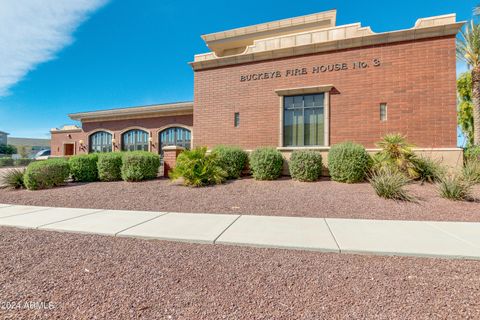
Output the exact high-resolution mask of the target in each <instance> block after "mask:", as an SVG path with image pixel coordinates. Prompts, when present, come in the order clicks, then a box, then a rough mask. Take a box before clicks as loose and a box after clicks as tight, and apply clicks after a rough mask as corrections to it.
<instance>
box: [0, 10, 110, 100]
mask: <svg viewBox="0 0 480 320" xmlns="http://www.w3.org/2000/svg"><path fill="white" fill-rule="evenodd" d="M107 1H108V0H1V1H0V97H2V96H5V95H7V94H8V90H9V88H11V87H12V86H13V85H15V84H16V83H17V82H19V81H20V80H22V78H23V77H24V76H25V75H26V74H27V73H28V72H29V71H31V70H33V69H35V67H36V66H37V65H38V64H40V63H42V62H46V61H48V60H51V59H54V58H55V54H56V53H57V52H58V51H60V50H61V49H62V48H64V47H65V46H68V45H69V44H71V43H72V41H73V38H72V34H73V32H74V31H75V29H76V28H77V27H78V26H79V25H80V24H81V23H82V22H83V21H84V20H85V19H86V18H88V16H89V14H90V13H92V12H93V11H95V10H96V9H98V8H99V7H101V6H102V5H104V4H105V3H106V2H107Z"/></svg>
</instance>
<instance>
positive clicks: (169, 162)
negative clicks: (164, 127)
mask: <svg viewBox="0 0 480 320" xmlns="http://www.w3.org/2000/svg"><path fill="white" fill-rule="evenodd" d="M183 150H184V149H183V148H182V147H177V146H167V147H163V175H164V177H168V171H170V170H171V169H173V168H174V167H175V164H176V162H177V157H178V155H179V154H180V152H182V151H183Z"/></svg>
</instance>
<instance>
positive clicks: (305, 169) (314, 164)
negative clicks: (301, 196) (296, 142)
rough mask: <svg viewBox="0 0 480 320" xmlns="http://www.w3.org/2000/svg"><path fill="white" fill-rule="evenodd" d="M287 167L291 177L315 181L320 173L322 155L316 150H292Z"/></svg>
mask: <svg viewBox="0 0 480 320" xmlns="http://www.w3.org/2000/svg"><path fill="white" fill-rule="evenodd" d="M288 168H289V170H290V175H291V176H292V179H295V180H299V181H316V180H318V178H319V177H320V175H321V174H322V155H321V154H320V153H319V152H316V151H293V152H292V155H291V156H290V161H289V162H288Z"/></svg>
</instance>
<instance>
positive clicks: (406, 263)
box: [0, 228, 480, 319]
mask: <svg viewBox="0 0 480 320" xmlns="http://www.w3.org/2000/svg"><path fill="white" fill-rule="evenodd" d="M0 255H1V256H2V259H0V270H1V272H0V287H1V288H2V289H1V290H0V302H1V303H2V304H4V305H5V303H6V302H20V303H22V302H43V303H50V307H51V309H50V310H35V309H34V310H29V309H24V308H21V309H16V310H2V309H0V318H2V319H47V318H48V319H347V318H348V319H364V318H367V319H371V318H376V319H399V318H401V319H432V318H441V319H445V318H463V319H465V318H471V319H474V318H478V317H479V316H480V281H479V277H478V262H476V261H459V260H441V259H421V258H405V257H378V256H362V255H347V254H345V255H338V254H324V253H316V252H302V251H293V250H278V249H256V248H244V247H235V246H212V245H197V244H185V243H171V242H166V241H155V240H152V241H145V240H139V239H129V238H113V237H104V236H95V235H79V234H69V233H57V232H48V231H45V232H44V231H34V230H19V229H11V228H0Z"/></svg>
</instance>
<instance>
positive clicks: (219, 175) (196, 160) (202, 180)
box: [169, 147, 228, 187]
mask: <svg viewBox="0 0 480 320" xmlns="http://www.w3.org/2000/svg"><path fill="white" fill-rule="evenodd" d="M227 175H228V174H227V172H226V171H225V170H223V169H222V167H221V166H220V164H219V162H218V159H217V155H216V154H215V153H212V154H207V148H205V147H203V148H195V149H193V150H185V151H183V152H182V153H180V155H179V156H178V158H177V163H176V166H175V168H173V170H171V171H170V173H169V177H170V178H171V179H172V180H177V179H179V178H183V183H184V185H187V186H193V187H203V186H207V185H212V184H220V183H223V182H224V181H225V179H226V178H227Z"/></svg>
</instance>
